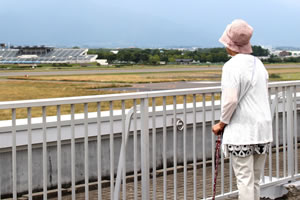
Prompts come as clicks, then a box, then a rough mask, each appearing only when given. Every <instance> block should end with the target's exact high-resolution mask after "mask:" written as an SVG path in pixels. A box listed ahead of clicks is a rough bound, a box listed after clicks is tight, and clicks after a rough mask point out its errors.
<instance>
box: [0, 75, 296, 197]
mask: <svg viewBox="0 0 300 200" xmlns="http://www.w3.org/2000/svg"><path fill="white" fill-rule="evenodd" d="M299 87H300V81H290V82H276V83H270V84H269V94H270V100H271V101H270V102H271V104H272V105H271V109H272V111H273V116H274V121H273V124H274V126H273V130H274V142H273V147H270V148H271V149H270V151H269V155H268V160H267V163H266V166H267V167H268V168H267V169H268V173H267V174H266V175H267V176H266V177H267V179H266V180H265V178H263V182H264V183H263V184H262V186H263V187H269V186H272V185H275V184H278V183H281V182H287V181H289V180H293V179H295V178H297V177H299V176H300V174H299V170H298V165H299V164H298V163H299V161H298V156H299V155H298V141H299V135H300V134H299V129H298V127H297V126H298V124H299V123H298V121H299V117H298V114H299V113H298V112H297V111H298V110H299V108H298V107H297V105H299V104H300V95H299ZM297 91H298V93H297ZM220 93H221V90H220V87H210V88H200V89H199V88H197V89H180V90H167V91H157V92H141V93H130V94H113V95H101V96H87V97H69V98H56V99H41V100H28V101H11V102H0V112H2V111H3V110H11V118H10V119H9V120H7V121H2V123H1V121H0V167H1V168H0V198H1V197H2V198H6V197H8V198H9V197H12V198H13V199H17V198H18V197H19V196H22V195H25V196H28V198H29V199H32V198H33V195H35V194H33V191H37V190H42V192H43V198H44V199H47V197H48V194H49V193H51V192H52V193H56V195H57V197H58V199H62V198H63V194H68V193H70V194H69V195H71V196H72V199H76V197H77V196H78V195H81V194H79V193H81V192H82V189H81V190H80V189H79V188H81V187H82V188H84V196H85V199H89V198H90V197H92V196H93V198H94V197H95V196H97V198H98V199H119V198H122V199H140V198H142V199H145V200H147V199H191V198H193V199H196V198H197V199H198V198H203V199H209V198H210V197H211V194H212V183H213V179H214V164H213V163H214V162H215V159H214V148H215V136H214V135H213V134H211V125H212V124H214V123H215V121H216V120H218V118H219V113H220V110H219V109H220V108H219V103H220V102H219V100H218V98H219V97H220ZM92 103H95V104H96V106H95V107H94V113H93V114H91V113H89V110H88V108H89V105H91V104H92ZM138 104H139V105H138ZM65 105H67V106H69V107H70V109H69V111H68V113H63V114H62V106H65ZM77 105H83V115H81V114H75V107H76V106H77ZM104 105H105V106H104ZM114 105H118V109H120V110H119V111H116V110H115V109H114ZM53 106H54V107H55V108H56V117H55V119H54V120H53V119H52V121H51V122H49V118H51V117H49V116H47V108H49V107H53ZM36 107H38V108H41V110H42V114H41V116H40V118H39V120H40V122H38V123H37V124H35V123H33V121H35V120H36V118H35V117H32V110H33V109H34V108H36ZM24 108H25V109H26V111H27V112H26V115H27V117H26V118H25V121H26V122H24V119H23V120H21V119H17V113H18V110H20V109H24ZM130 108H131V109H130ZM64 112H65V111H64ZM79 115H80V117H78V116H79ZM21 118H22V117H21ZM52 118H53V117H52ZM64 118H68V119H67V120H65V119H64ZM79 118H80V119H79ZM117 119H118V120H119V122H120V123H119V124H118V126H120V127H121V128H120V127H116V124H117V122H116V120H117ZM39 120H37V121H39ZM177 122H180V123H182V124H181V125H182V126H183V129H182V130H178V127H177V126H178V124H177ZM49 124H51V126H50V125H49ZM38 130H40V135H39V134H37V133H36V132H37V131H38ZM22 134H23V135H22ZM24 134H25V135H26V138H24ZM54 136H55V138H54V139H53V137H54ZM7 140H10V141H11V142H5V141H7ZM24 141H26V142H24ZM6 143H11V145H7V144H6ZM272 150H273V152H272ZM273 154H275V156H273ZM39 158H41V161H39ZM50 161H51V162H50ZM52 162H56V164H53V163H52ZM220 162H221V164H220V166H221V167H220V173H219V174H220V178H219V180H218V185H219V186H220V189H219V190H218V196H217V197H218V198H223V197H225V196H229V195H232V194H236V190H235V189H234V185H235V184H234V182H233V180H234V178H233V173H232V169H231V167H230V164H231V159H229V160H226V159H224V157H223V155H222V154H221V161H220ZM274 163H275V164H274ZM39 164H40V165H41V166H40V167H38V166H39ZM54 172H55V173H54ZM227 174H228V176H227ZM225 175H226V176H225ZM131 177H132V178H131ZM168 177H169V178H168ZM170 177H171V178H170ZM264 177H265V176H264ZM54 179H55V180H54ZM139 179H141V180H139ZM127 180H128V183H126V182H127ZM95 188H96V190H95Z"/></svg>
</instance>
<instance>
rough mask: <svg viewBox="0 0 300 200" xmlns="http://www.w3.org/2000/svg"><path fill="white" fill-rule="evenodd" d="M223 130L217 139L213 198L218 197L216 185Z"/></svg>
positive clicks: (213, 199)
mask: <svg viewBox="0 0 300 200" xmlns="http://www.w3.org/2000/svg"><path fill="white" fill-rule="evenodd" d="M222 135H223V131H222V132H220V133H219V134H218V138H217V141H216V150H215V163H214V164H215V179H214V193H213V196H212V200H215V198H216V186H217V176H218V167H219V158H220V155H219V154H220V148H221V142H222Z"/></svg>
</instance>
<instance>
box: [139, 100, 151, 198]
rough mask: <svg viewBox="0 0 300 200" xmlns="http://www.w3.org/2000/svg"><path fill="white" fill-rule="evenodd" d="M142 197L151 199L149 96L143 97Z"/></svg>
mask: <svg viewBox="0 0 300 200" xmlns="http://www.w3.org/2000/svg"><path fill="white" fill-rule="evenodd" d="M141 169H142V199H143V200H149V113H148V98H144V99H141Z"/></svg>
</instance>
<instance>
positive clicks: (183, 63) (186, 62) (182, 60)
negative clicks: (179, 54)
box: [175, 58, 193, 65]
mask: <svg viewBox="0 0 300 200" xmlns="http://www.w3.org/2000/svg"><path fill="white" fill-rule="evenodd" d="M175 62H176V63H177V64H180V65H188V64H190V63H191V62H193V59H184V58H183V59H176V60H175Z"/></svg>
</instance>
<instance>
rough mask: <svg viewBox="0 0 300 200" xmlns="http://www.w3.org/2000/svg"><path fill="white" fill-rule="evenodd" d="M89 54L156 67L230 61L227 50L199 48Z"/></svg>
mask: <svg viewBox="0 0 300 200" xmlns="http://www.w3.org/2000/svg"><path fill="white" fill-rule="evenodd" d="M88 53H89V54H97V55H98V59H107V61H108V63H118V62H119V63H120V62H127V63H134V64H151V65H156V64H159V63H160V62H161V61H164V62H166V63H175V62H176V59H192V60H194V61H195V62H200V63H224V62H226V61H228V60H229V59H230V57H229V56H228V54H227V52H226V49H225V48H198V49H196V50H193V51H191V50H179V49H139V48H125V49H119V50H118V53H114V52H113V51H112V49H90V50H89V52H88ZM253 55H255V56H268V55H269V50H267V49H264V48H262V47H261V46H253Z"/></svg>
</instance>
